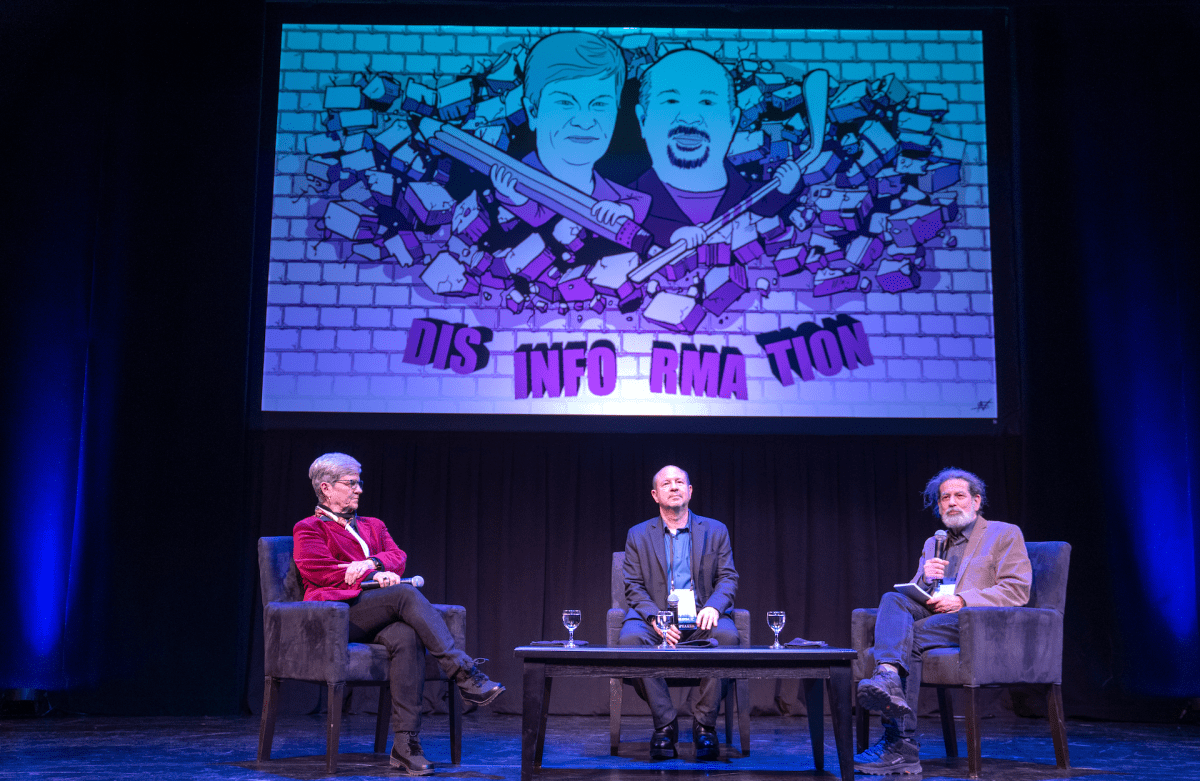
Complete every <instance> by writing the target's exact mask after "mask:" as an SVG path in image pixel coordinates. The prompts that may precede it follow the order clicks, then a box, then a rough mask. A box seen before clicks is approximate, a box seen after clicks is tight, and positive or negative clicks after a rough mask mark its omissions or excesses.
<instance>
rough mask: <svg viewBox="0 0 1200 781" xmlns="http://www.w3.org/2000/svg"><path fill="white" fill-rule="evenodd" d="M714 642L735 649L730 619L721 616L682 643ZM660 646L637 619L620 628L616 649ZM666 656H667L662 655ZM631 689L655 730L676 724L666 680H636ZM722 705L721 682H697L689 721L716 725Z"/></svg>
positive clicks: (651, 631) (734, 629)
mask: <svg viewBox="0 0 1200 781" xmlns="http://www.w3.org/2000/svg"><path fill="white" fill-rule="evenodd" d="M710 637H711V638H714V639H715V640H716V641H717V644H718V645H734V646H735V645H737V644H738V632H737V625H736V624H734V623H733V619H732V618H730V617H729V616H721V617H720V619H718V620H717V625H716V626H715V627H713V628H712V629H705V630H702V629H696V630H694V631H692V632H690V633H684V635H683V637H682V638H681V639H683V640H704V639H707V638H710ZM661 642H662V638H661V637H659V635H658V632H655V631H654V627H652V626H650V624H648V623H646V622H645V621H643V620H642V619H640V618H631V619H627V620H626V621H625V623H624V624H622V625H621V636H620V638H619V639H618V640H617V645H658V644H659V643H661ZM664 653H666V652H664ZM633 688H634V689H635V690H636V691H637V693H638V696H639V697H641V698H642V699H643V700H645V701H646V702H647V704H649V705H650V712H651V713H653V714H654V728H655V729H662V728H663V727H665V726H667V725H668V724H670V723H671V722H672V721H674V720H675V717H676V715H678V714H676V713H675V703H673V702H672V701H671V692H670V690H668V689H667V681H666V679H665V678H636V679H634V682H633ZM720 704H721V681H720V679H719V678H704V679H702V680H701V681H700V690H699V692H698V693H697V697H696V701H695V702H694V703H693V704H692V719H693V720H694V721H696V722H697V723H699V724H703V725H704V726H706V727H712V726H714V725H716V723H717V708H718V707H720Z"/></svg>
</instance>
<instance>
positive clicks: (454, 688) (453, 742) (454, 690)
mask: <svg viewBox="0 0 1200 781" xmlns="http://www.w3.org/2000/svg"><path fill="white" fill-rule="evenodd" d="M446 685H447V686H449V687H450V692H449V693H450V703H449V710H450V761H451V762H452V763H453V764H455V765H461V764H462V712H463V700H462V692H460V691H459V690H458V684H456V683H455V682H454V681H447V682H446Z"/></svg>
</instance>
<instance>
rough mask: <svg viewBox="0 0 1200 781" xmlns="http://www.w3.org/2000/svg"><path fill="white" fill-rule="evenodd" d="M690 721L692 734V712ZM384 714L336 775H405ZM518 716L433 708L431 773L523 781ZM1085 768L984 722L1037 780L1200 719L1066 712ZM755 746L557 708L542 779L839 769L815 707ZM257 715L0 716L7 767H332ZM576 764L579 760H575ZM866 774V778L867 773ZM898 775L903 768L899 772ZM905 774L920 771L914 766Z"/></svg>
mask: <svg viewBox="0 0 1200 781" xmlns="http://www.w3.org/2000/svg"><path fill="white" fill-rule="evenodd" d="M681 726H683V727H684V729H683V731H684V732H685V733H686V734H688V735H690V734H691V730H690V727H689V726H688V725H687V724H686V723H684V724H682V725H681ZM959 726H960V729H959V747H960V751H961V752H962V753H963V755H964V757H963V758H961V759H955V760H948V759H947V758H946V756H945V751H944V750H943V746H942V742H941V737H940V729H939V728H938V724H937V721H936V720H935V719H923V720H922V730H923V731H924V732H923V734H924V746H923V756H922V762H923V764H924V767H925V776H927V777H931V778H932V777H937V778H966V758H965V754H966V745H965V743H963V740H964V732H963V729H962V725H961V724H960V725H959ZM373 727H374V718H373V717H371V716H347V717H346V721H345V723H344V725H343V728H342V751H343V752H344V753H343V754H342V756H341V760H340V763H341V767H340V769H339V772H338V774H337V777H338V778H384V777H403V774H401V773H399V772H397V771H394V770H391V769H390V768H389V767H388V762H387V757H386V755H375V754H371V753H369V752H370V749H371V740H372V737H371V736H372V733H373ZM520 729H521V720H520V717H518V716H496V715H492V714H489V713H475V714H471V715H469V716H467V717H466V719H465V723H464V726H463V763H462V765H460V766H458V767H454V766H450V765H448V764H442V762H443V761H448V759H449V755H450V746H449V742H448V739H447V737H446V719H445V717H444V716H442V717H438V716H434V717H430V718H429V719H428V720H427V722H426V726H425V729H424V731H423V734H422V742H423V744H424V746H425V753H426V755H427V756H428V757H429V758H430V759H431V760H433V761H434V762H435V763H439V764H438V768H437V772H436V774H435V776H434V778H437V777H439V776H440V777H443V778H478V779H497V780H501V779H503V780H505V781H508V780H510V779H511V780H512V781H517V779H519V778H520V769H521V742H520ZM1067 730H1068V736H1069V740H1070V746H1071V762H1072V765H1073V766H1074V768H1073V769H1072V770H1070V771H1064V772H1059V771H1058V770H1057V769H1055V767H1054V751H1053V748H1052V746H1051V743H1050V734H1049V730H1048V728H1047V726H1046V724H1045V722H1043V721H1040V720H1033V719H1020V718H1016V717H1013V716H1011V715H1004V716H999V717H997V718H993V719H988V720H986V721H985V722H984V737H983V757H984V769H983V776H982V777H983V778H985V779H999V780H1002V781H1034V780H1035V779H1044V778H1046V779H1048V778H1055V779H1057V778H1097V779H1104V781H1127V780H1132V779H1139V780H1142V779H1145V780H1149V781H1154V780H1155V779H1187V778H1200V726H1196V725H1182V726H1177V725H1158V724H1116V723H1094V722H1068V723H1067ZM752 731H753V736H752V739H751V747H752V750H753V751H752V754H751V755H750V756H747V757H741V756H737V755H736V754H735V755H734V756H732V757H730V756H724V754H725V748H724V747H722V748H723V750H722V753H723V756H722V759H721V760H720V761H719V762H715V763H706V764H703V765H700V764H697V763H695V762H693V761H691V760H690V757H691V746H690V745H689V744H681V746H680V749H681V750H680V755H681V759H678V760H671V761H668V762H656V763H652V762H650V761H649V760H648V759H645V757H646V756H647V754H648V751H649V744H648V740H649V732H650V724H649V720H648V718H645V717H643V718H637V717H626V719H625V724H624V732H623V734H624V736H625V738H626V739H627V740H631V741H636V742H630V743H623V744H622V748H621V755H620V756H618V757H610V756H609V754H608V720H607V718H606V717H580V716H559V717H555V716H551V717H550V721H549V725H548V734H547V738H546V753H545V759H544V768H543V770H542V771H541V773H539V774H538V775H536V776H535V778H544V779H559V778H567V779H597V780H598V779H641V778H646V779H649V778H670V779H691V778H703V777H707V776H737V777H739V778H745V779H804V778H814V777H824V778H833V777H834V775H833V773H832V772H830V771H832V770H834V769H835V768H836V766H837V760H836V753H835V751H834V747H833V742H832V727H831V725H830V724H828V720H827V722H826V725H825V735H826V748H825V756H826V772H825V773H824V774H819V773H817V772H816V771H815V770H814V769H813V761H812V752H811V750H810V747H809V745H808V724H807V722H806V721H805V719H804V718H786V719H785V718H763V717H756V718H755V719H754V721H753V724H752ZM257 740H258V719H257V718H256V717H249V716H247V717H245V718H101V717H55V716H49V717H43V718H38V719H35V718H6V719H0V779H4V780H5V781H7V779H88V781H104V780H105V779H196V780H197V781H216V780H218V779H221V780H224V779H237V780H239V781H240V780H241V779H278V778H287V779H313V778H325V777H327V776H326V774H325V773H324V756H323V753H322V752H323V751H324V730H323V722H322V720H321V718H320V717H318V716H293V717H280V719H279V724H278V727H277V729H276V736H275V749H274V753H273V756H275V757H276V759H274V760H272V761H270V762H264V763H261V764H260V763H257V762H255V761H254V755H255V748H256V745H257ZM568 768H570V769H568ZM860 778H864V777H863V776H860ZM893 778H897V777H896V776H893ZM905 778H917V776H906V777H905Z"/></svg>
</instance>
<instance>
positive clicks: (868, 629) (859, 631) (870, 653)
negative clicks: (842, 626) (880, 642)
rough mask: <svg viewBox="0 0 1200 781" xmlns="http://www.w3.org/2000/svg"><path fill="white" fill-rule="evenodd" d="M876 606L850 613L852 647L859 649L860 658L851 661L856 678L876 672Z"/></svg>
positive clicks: (851, 670) (852, 673) (877, 612)
mask: <svg viewBox="0 0 1200 781" xmlns="http://www.w3.org/2000/svg"><path fill="white" fill-rule="evenodd" d="M878 615H879V610H878V609H876V608H870V609H863V608H860V609H858V610H855V611H854V612H853V613H851V614H850V647H851V648H853V649H854V650H855V651H858V658H857V659H855V660H854V661H853V662H851V663H850V674H851V675H852V676H853V677H854V679H855V680H862V679H863V678H869V677H871V674H872V673H874V672H875V651H874V647H875V619H876V618H877V617H878Z"/></svg>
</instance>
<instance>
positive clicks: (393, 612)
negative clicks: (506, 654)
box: [350, 584, 474, 732]
mask: <svg viewBox="0 0 1200 781" xmlns="http://www.w3.org/2000/svg"><path fill="white" fill-rule="evenodd" d="M350 642H352V643H379V644H380V645H382V646H384V647H385V648H387V652H388V659H389V665H388V679H389V680H390V681H391V687H392V729H393V730H394V731H396V732H401V731H403V732H420V730H421V698H422V696H423V694H424V690H425V651H426V650H428V651H429V653H430V654H431V655H432V656H433V657H434V658H435V659H437V663H438V666H439V667H441V668H442V672H444V673H445V674H446V677H448V678H449V677H453V676H454V674H455V673H457V672H458V671H459V670H460V669H462V668H466V669H468V670H469V669H471V667H472V665H473V664H474V660H472V659H471V657H470V656H468V655H467V654H466V653H465V652H464V651H463V650H462V649H459V648H455V647H454V637H453V635H451V634H450V630H449V629H448V628H447V627H446V622H445V620H444V619H443V618H442V614H441V613H439V612H438V611H437V610H436V609H435V608H434V607H433V605H431V604H429V600H428V599H426V598H425V595H424V594H422V593H421V592H420V591H418V590H417V589H415V588H413V587H412V586H409V585H407V584H402V585H399V586H388V587H387V588H381V589H376V590H374V591H364V592H363V593H362V595H361V596H359V597H357V598H355V599H353V600H351V602H350Z"/></svg>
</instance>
